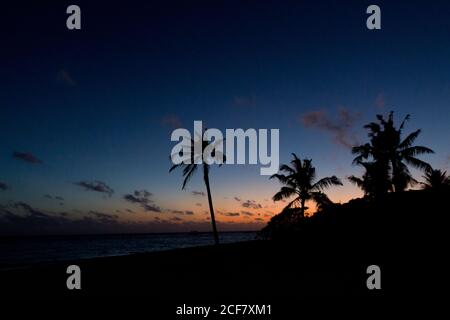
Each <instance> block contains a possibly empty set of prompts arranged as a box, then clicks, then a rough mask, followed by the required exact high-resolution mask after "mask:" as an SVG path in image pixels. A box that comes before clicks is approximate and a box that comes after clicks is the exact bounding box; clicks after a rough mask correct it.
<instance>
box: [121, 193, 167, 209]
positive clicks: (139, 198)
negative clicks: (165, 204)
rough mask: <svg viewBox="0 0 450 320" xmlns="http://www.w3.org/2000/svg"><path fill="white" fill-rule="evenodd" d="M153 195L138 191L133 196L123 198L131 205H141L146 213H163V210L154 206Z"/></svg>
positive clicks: (127, 195) (128, 195)
mask: <svg viewBox="0 0 450 320" xmlns="http://www.w3.org/2000/svg"><path fill="white" fill-rule="evenodd" d="M152 196H153V194H152V193H151V192H149V191H147V190H136V191H134V192H133V193H132V194H126V195H124V196H123V198H124V199H125V200H126V201H128V202H131V203H135V204H139V205H140V206H141V207H142V208H143V209H144V210H145V211H152V212H161V208H160V207H158V206H156V205H155V204H154V201H153V199H151V197H152Z"/></svg>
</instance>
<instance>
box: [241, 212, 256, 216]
mask: <svg viewBox="0 0 450 320" xmlns="http://www.w3.org/2000/svg"><path fill="white" fill-rule="evenodd" d="M241 213H242V214H243V215H244V216H250V217H251V216H253V213H252V212H249V211H241Z"/></svg>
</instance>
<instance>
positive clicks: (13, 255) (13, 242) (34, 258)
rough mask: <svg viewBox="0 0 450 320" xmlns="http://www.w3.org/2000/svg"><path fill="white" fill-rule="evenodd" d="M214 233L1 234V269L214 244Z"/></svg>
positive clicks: (235, 238)
mask: <svg viewBox="0 0 450 320" xmlns="http://www.w3.org/2000/svg"><path fill="white" fill-rule="evenodd" d="M255 238H256V232H222V233H220V241H221V243H232V242H241V241H248V240H254V239H255ZM212 244H214V242H213V236H212V234H211V233H206V232H204V233H203V232H200V233H159V234H154V233H153V234H117V235H79V236H34V237H4V238H1V237H0V270H4V269H14V268H19V267H26V266H30V265H35V264H40V263H47V262H56V261H65V260H77V259H89V258H96V257H106V256H121V255H127V254H132V253H144V252H153V251H162V250H170V249H177V248H186V247H195V246H205V245H212Z"/></svg>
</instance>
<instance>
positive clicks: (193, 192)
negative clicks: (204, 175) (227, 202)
mask: <svg viewBox="0 0 450 320" xmlns="http://www.w3.org/2000/svg"><path fill="white" fill-rule="evenodd" d="M192 194H193V195H194V196H201V197H204V196H205V195H206V194H205V193H204V192H203V191H192Z"/></svg>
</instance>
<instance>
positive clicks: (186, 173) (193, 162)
mask: <svg viewBox="0 0 450 320" xmlns="http://www.w3.org/2000/svg"><path fill="white" fill-rule="evenodd" d="M205 130H206V129H205ZM195 139H197V140H199V141H201V144H202V150H201V152H202V153H201V154H196V153H195V150H194V145H195V140H194V139H192V138H191V139H188V140H190V142H191V143H190V146H189V148H190V152H189V156H190V162H189V163H187V164H185V163H180V164H175V165H173V166H172V167H171V168H170V170H169V172H172V171H173V170H175V169H176V168H179V167H183V177H184V180H183V185H182V187H181V188H182V189H183V190H184V189H185V188H186V185H187V183H188V182H189V180H190V179H191V178H192V176H193V175H194V173H195V172H196V171H197V169H198V167H199V164H198V163H197V162H199V161H198V160H202V161H201V162H202V163H201V167H202V172H203V181H204V183H205V186H206V193H207V196H208V205H209V212H210V215H211V224H212V229H213V235H214V243H215V244H216V245H217V244H219V234H218V232H217V227H216V218H215V214H214V206H213V202H212V195H211V186H210V183H209V170H210V165H209V164H207V163H206V161H205V160H206V159H203V151H205V149H206V148H207V147H208V146H209V149H210V148H214V146H215V145H216V144H218V143H220V142H221V141H215V142H214V143H211V142H209V141H204V140H203V138H202V136H200V135H199V134H197V135H195ZM216 155H217V156H219V157H222V159H223V160H225V156H224V155H223V154H222V153H221V152H219V151H216V150H215V149H213V152H212V153H211V156H212V157H215V156H216Z"/></svg>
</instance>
